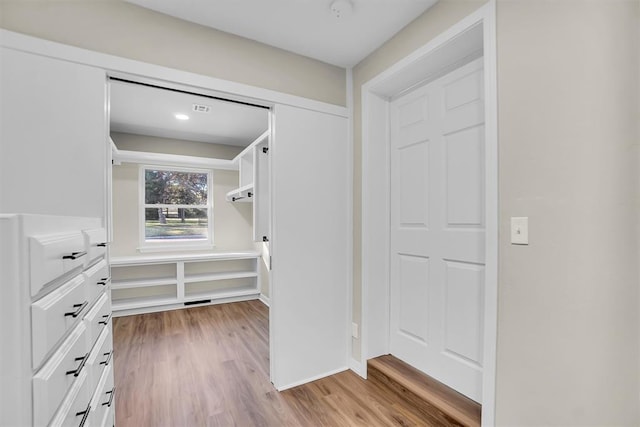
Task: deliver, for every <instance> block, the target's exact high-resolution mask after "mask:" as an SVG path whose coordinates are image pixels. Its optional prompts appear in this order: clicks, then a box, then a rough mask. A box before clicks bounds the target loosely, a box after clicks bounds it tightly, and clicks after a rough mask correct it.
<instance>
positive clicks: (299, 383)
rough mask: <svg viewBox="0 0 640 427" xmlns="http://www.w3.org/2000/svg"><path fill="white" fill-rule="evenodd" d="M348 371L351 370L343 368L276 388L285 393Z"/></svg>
mask: <svg viewBox="0 0 640 427" xmlns="http://www.w3.org/2000/svg"><path fill="white" fill-rule="evenodd" d="M348 369H349V368H348V367H346V366H345V367H343V368H338V369H334V370H333V371H329V372H325V373H323V374H320V375H315V376H313V377H311V378H307V379H304V380H302V381H297V382H295V383H292V384H287V385H284V386H280V387H276V390H278V391H285V390H288V389H290V388H293V387H298V386H299V385H303V384H308V383H310V382H312V381H316V380H321V379H322V378H326V377H329V376H331V375H335V374H339V373H340V372H344V371H346V370H348Z"/></svg>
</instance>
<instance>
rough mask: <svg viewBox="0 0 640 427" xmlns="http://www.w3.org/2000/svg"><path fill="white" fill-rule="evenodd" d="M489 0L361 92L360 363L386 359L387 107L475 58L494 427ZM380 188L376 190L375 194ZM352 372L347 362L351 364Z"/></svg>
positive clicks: (494, 162)
mask: <svg viewBox="0 0 640 427" xmlns="http://www.w3.org/2000/svg"><path fill="white" fill-rule="evenodd" d="M495 37H496V35H495V0H489V2H488V3H487V4H485V5H484V6H482V7H481V8H480V9H478V10H477V11H476V12H474V13H472V14H471V15H469V16H468V17H466V18H464V19H463V20H461V21H460V22H458V23H457V24H455V25H453V26H452V27H451V28H449V29H448V30H446V31H444V32H443V33H441V34H440V35H438V36H437V37H435V38H434V39H433V40H431V41H430V42H429V43H427V44H425V45H424V46H422V47H421V48H419V49H418V50H416V51H415V52H413V53H412V54H410V55H408V56H407V57H405V58H404V59H402V60H400V61H399V62H397V63H396V64H394V65H392V66H391V67H389V68H388V69H387V70H385V71H383V72H382V73H380V74H379V75H378V76H376V77H374V78H373V79H371V80H370V81H368V82H367V83H365V84H364V85H363V86H362V159H363V160H362V211H363V212H365V213H366V214H365V215H363V217H362V283H363V286H362V325H361V336H362V355H363V356H362V357H363V360H362V361H361V362H360V363H361V364H363V365H365V366H366V361H367V360H368V359H370V358H373V357H377V356H380V355H383V354H388V353H389V231H390V230H389V227H390V224H389V203H390V202H389V182H390V179H389V175H390V173H389V147H388V146H389V141H388V138H389V132H388V129H389V124H388V121H389V111H388V107H389V102H390V100H391V99H393V98H394V97H397V96H400V95H402V94H403V93H406V92H407V91H409V90H411V89H413V88H415V87H417V86H420V85H424V84H426V83H427V82H429V81H432V80H434V79H436V78H438V77H440V76H442V75H444V74H446V73H447V72H449V71H451V70H453V69H455V68H457V67H459V66H461V65H463V64H465V63H466V62H469V61H470V60H473V59H475V58H478V57H481V56H482V57H483V58H484V60H483V62H484V64H483V65H484V76H485V81H484V85H485V129H486V130H485V144H486V150H485V152H486V154H485V167H486V169H485V170H486V175H485V179H486V190H485V191H486V194H485V197H486V200H485V205H486V208H485V209H486V211H485V215H486V248H485V250H486V251H485V252H486V254H485V256H486V269H485V295H484V299H485V317H484V327H485V336H484V354H483V361H484V363H483V372H484V373H483V393H482V401H483V402H482V425H484V426H491V425H493V424H494V423H495V375H496V337H497V283H498V282H497V277H498V276H497V275H498V141H497V83H496V42H495ZM381 189H384V190H382V191H381ZM352 365H354V364H353V362H352Z"/></svg>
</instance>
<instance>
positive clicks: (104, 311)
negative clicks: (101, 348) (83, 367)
mask: <svg viewBox="0 0 640 427" xmlns="http://www.w3.org/2000/svg"><path fill="white" fill-rule="evenodd" d="M84 323H85V325H86V326H87V329H88V340H89V343H90V345H89V348H91V347H92V346H93V343H94V341H95V340H96V339H97V338H98V335H100V332H102V330H103V329H105V328H106V327H107V326H108V325H109V324H110V323H111V304H109V298H108V297H107V294H106V293H103V294H102V295H101V296H100V298H98V301H96V303H95V304H94V305H93V307H91V309H90V310H89V311H88V312H87V314H86V316H85V317H84Z"/></svg>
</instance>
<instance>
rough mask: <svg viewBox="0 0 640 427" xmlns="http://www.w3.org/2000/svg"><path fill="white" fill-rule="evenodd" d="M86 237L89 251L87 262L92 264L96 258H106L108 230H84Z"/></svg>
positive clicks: (85, 242) (85, 241) (83, 233)
mask: <svg viewBox="0 0 640 427" xmlns="http://www.w3.org/2000/svg"><path fill="white" fill-rule="evenodd" d="M82 236H83V237H84V244H85V250H86V251H87V260H88V263H89V264H91V262H92V261H94V260H95V259H96V258H99V257H104V256H105V254H106V252H107V244H108V242H107V230H105V229H104V228H93V229H91V230H82Z"/></svg>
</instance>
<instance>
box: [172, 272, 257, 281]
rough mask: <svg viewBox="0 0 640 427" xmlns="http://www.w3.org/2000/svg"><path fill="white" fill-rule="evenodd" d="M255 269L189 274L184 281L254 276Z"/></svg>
mask: <svg viewBox="0 0 640 427" xmlns="http://www.w3.org/2000/svg"><path fill="white" fill-rule="evenodd" d="M257 275H258V273H257V272H256V271H238V272H230V273H211V274H191V275H189V276H185V277H184V283H195V282H206V281H214V280H231V279H246V278H249V277H256V276H257Z"/></svg>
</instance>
